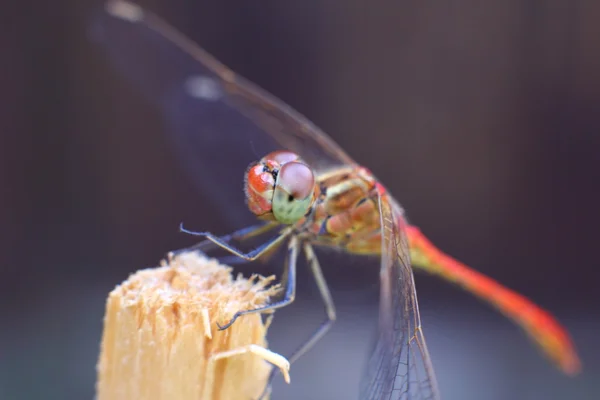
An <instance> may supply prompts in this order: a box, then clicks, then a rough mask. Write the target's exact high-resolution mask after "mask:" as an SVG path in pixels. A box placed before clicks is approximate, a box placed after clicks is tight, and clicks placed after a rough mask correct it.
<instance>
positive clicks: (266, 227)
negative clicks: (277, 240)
mask: <svg viewBox="0 0 600 400" xmlns="http://www.w3.org/2000/svg"><path fill="white" fill-rule="evenodd" d="M276 226H278V224H273V223H266V224H258V225H252V226H248V227H246V228H242V229H239V230H237V231H235V232H233V233H230V234H229V235H225V236H221V237H220V239H221V241H222V242H225V243H228V242H229V241H231V240H237V241H240V242H242V241H244V240H247V239H250V238H253V237H255V236H259V235H262V234H263V233H266V232H268V231H270V230H272V229H273V228H275V227H276ZM179 229H180V230H182V231H183V232H185V233H189V231H188V230H186V229H183V224H181V225H180V226H179ZM196 233H197V232H192V234H196ZM217 247H219V246H218V245H217V244H216V243H215V242H213V241H211V240H208V239H206V240H203V241H201V242H199V243H196V244H195V245H193V246H190V247H186V248H183V249H179V250H174V251H171V252H169V256H170V257H172V256H174V255H177V254H180V253H185V252H189V251H200V252H202V253H206V252H207V251H210V250H214V249H215V248H217ZM238 258H239V257H238Z"/></svg>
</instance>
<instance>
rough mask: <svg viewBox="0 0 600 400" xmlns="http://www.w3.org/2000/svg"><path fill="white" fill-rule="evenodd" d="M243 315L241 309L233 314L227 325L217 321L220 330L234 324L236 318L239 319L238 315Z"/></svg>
mask: <svg viewBox="0 0 600 400" xmlns="http://www.w3.org/2000/svg"><path fill="white" fill-rule="evenodd" d="M240 315H242V314H241V313H240V312H239V311H238V312H236V313H235V314H233V318H231V319H230V320H229V322H228V323H226V324H225V325H221V324H219V323H218V322H217V326H218V327H219V330H220V331H224V330H225V329H227V328H229V327H230V326H231V325H233V323H234V322H235V320H236V319H238V317H239V316H240Z"/></svg>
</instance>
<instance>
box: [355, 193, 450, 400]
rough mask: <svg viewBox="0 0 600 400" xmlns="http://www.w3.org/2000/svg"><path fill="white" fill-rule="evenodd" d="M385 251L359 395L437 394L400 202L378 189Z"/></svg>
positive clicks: (416, 399)
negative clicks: (374, 329)
mask: <svg viewBox="0 0 600 400" xmlns="http://www.w3.org/2000/svg"><path fill="white" fill-rule="evenodd" d="M379 208H380V211H381V214H380V218H381V229H382V255H381V271H380V280H381V289H380V290H381V294H380V297H381V298H380V311H379V313H380V314H379V315H380V321H379V323H380V333H379V335H380V336H379V340H378V342H377V344H376V347H375V351H374V353H373V355H372V356H371V359H370V361H369V365H368V370H367V371H368V372H367V374H366V375H365V380H364V382H363V385H362V388H361V397H360V399H361V400H367V399H369V400H439V392H438V387H437V381H436V378H435V374H434V371H433V367H432V364H431V359H430V357H429V352H428V350H427V345H426V343H425V337H424V336H423V331H422V329H421V322H420V315H419V305H418V302H417V293H416V290H415V282H414V279H413V273H412V268H411V263H410V253H409V247H408V241H407V237H406V233H405V231H404V225H405V224H406V223H405V220H404V216H403V212H402V210H401V208H400V207H399V206H398V205H396V203H395V202H393V200H392V199H390V198H389V197H388V195H387V194H385V193H384V192H383V189H382V190H381V191H380V196H379Z"/></svg>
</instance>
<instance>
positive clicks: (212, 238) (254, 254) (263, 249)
mask: <svg viewBox="0 0 600 400" xmlns="http://www.w3.org/2000/svg"><path fill="white" fill-rule="evenodd" d="M267 226H268V225H267ZM179 229H180V230H181V232H184V233H187V234H190V235H194V236H203V237H205V238H206V239H207V240H205V241H203V242H200V243H199V244H198V245H196V247H199V246H200V245H203V243H205V242H207V241H209V242H212V243H213V244H214V245H217V246H219V247H221V248H222V249H224V250H226V251H228V252H230V253H231V254H233V255H235V256H238V257H239V258H242V259H244V260H246V261H254V260H256V259H257V258H258V257H260V256H261V255H263V254H264V253H267V252H268V251H270V250H273V248H274V247H276V246H278V245H280V244H281V242H283V241H284V240H285V239H286V238H287V237H288V236H289V235H290V233H292V230H291V228H288V229H284V230H283V231H282V232H281V233H280V234H279V235H278V236H276V237H275V238H273V239H271V240H269V241H268V242H266V243H264V244H263V245H261V246H260V247H257V248H256V249H254V250H251V251H249V252H247V253H244V252H242V251H241V250H238V249H237V248H235V247H234V246H232V245H230V244H229V243H228V241H229V240H231V237H232V235H233V234H231V235H225V236H223V237H218V236H216V235H213V234H212V233H210V232H193V231H188V230H187V229H185V228H184V227H183V225H182V226H180V227H179ZM246 229H248V231H245V230H244V229H243V230H242V231H245V232H243V233H244V234H245V236H243V237H244V238H249V237H252V236H256V235H257V233H255V232H256V231H261V232H260V233H263V232H266V231H267V230H268V229H267V230H263V229H265V228H264V226H259V227H257V228H256V230H252V227H251V228H246ZM269 229H272V227H269ZM238 232H239V231H238ZM248 235H251V236H248ZM193 247H194V246H193Z"/></svg>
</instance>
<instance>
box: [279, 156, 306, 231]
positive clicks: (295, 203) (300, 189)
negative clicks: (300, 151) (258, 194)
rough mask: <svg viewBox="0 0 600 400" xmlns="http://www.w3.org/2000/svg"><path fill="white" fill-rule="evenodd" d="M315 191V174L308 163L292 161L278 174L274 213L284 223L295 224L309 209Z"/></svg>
mask: <svg viewBox="0 0 600 400" xmlns="http://www.w3.org/2000/svg"><path fill="white" fill-rule="evenodd" d="M314 191H315V175H314V173H313V171H312V170H311V169H310V168H309V167H308V165H306V164H304V163H302V162H298V161H292V162H288V163H286V164H284V165H283V166H282V167H281V169H280V170H279V174H278V175H277V182H276V183H275V193H274V196H273V215H274V216H275V218H276V219H277V220H278V221H279V222H281V223H284V224H293V223H295V222H297V221H298V220H300V219H301V218H302V217H303V216H304V215H305V214H306V212H307V211H308V210H309V208H310V206H311V205H312V202H313V193H314Z"/></svg>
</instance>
